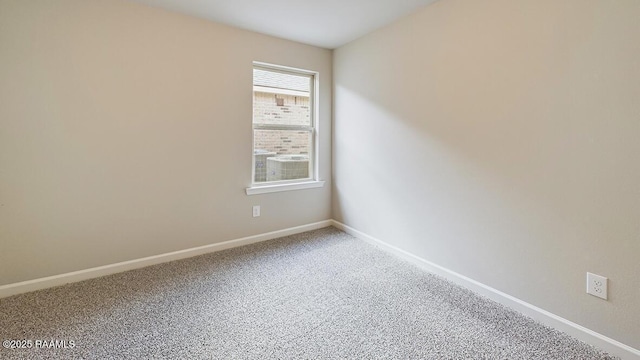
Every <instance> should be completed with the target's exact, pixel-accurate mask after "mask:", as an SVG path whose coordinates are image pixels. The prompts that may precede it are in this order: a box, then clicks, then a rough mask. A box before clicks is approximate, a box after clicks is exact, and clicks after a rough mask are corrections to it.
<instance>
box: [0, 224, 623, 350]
mask: <svg viewBox="0 0 640 360" xmlns="http://www.w3.org/2000/svg"><path fill="white" fill-rule="evenodd" d="M8 339H28V340H31V341H32V346H31V348H27V349H6V348H0V358H1V359H158V358H160V359H263V358H275V359H329V358H349V359H580V360H584V359H614V357H611V356H610V355H608V354H606V353H604V352H602V351H600V350H598V349H596V348H594V347H592V346H589V345H587V344H585V343H582V342H580V341H578V340H576V339H573V338H571V337H570V336H568V335H566V334H564V333H561V332H559V331H556V330H553V329H551V328H548V327H546V326H543V325H541V324H539V323H537V322H535V321H533V320H531V319H530V318H527V317H525V316H523V315H522V314H520V313H517V312H515V311H512V310H510V309H508V308H506V307H504V306H502V305H500V304H497V303H495V302H492V301H490V300H488V299H486V298H483V297H480V296H478V295H476V294H474V293H472V292H470V291H468V290H466V289H464V288H461V287H459V286H456V285H454V284H452V283H450V282H448V281H446V280H444V279H442V278H440V277H438V276H435V275H432V274H429V273H426V272H424V271H423V270H421V269H419V268H417V267H415V266H414V265H412V264H410V263H408V262H405V261H403V260H400V259H398V258H396V257H394V256H392V255H390V254H388V253H386V252H384V251H382V250H380V249H378V248H376V247H374V246H371V245H369V244H367V243H365V242H363V241H361V240H358V239H355V238H353V237H352V236H350V235H348V234H346V233H344V232H341V231H339V230H336V229H335V228H332V227H329V228H324V229H320V230H315V231H311V232H307V233H303V234H297V235H293V236H288V237H284V238H280V239H276V240H271V241H267V242H263V243H259V244H254V245H249V246H244V247H240V248H235V249H230V250H225V251H221V252H217V253H212V254H207V255H202V256H198V257H193V258H189V259H185V260H179V261H174V262H170V263H165V264H160V265H155V266H151V267H147V268H143V269H138V270H133V271H129V272H124V273H119V274H115V275H110V276H106V277H102V278H97V279H92V280H87V281H83V282H79V283H74V284H68V285H64V286H60V287H55V288H51V289H46V290H41V291H36V292H32V293H27V294H21V295H17V296H13V297H9V298H5V299H0V340H8ZM35 341H40V343H39V345H38V346H37V347H36V343H35ZM42 341H45V343H44V346H43V343H42ZM51 341H53V342H54V346H51ZM55 341H58V343H55ZM72 344H73V346H71V345H72ZM64 345H66V348H64ZM56 347H59V348H56Z"/></svg>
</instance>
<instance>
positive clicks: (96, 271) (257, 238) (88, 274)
mask: <svg viewBox="0 0 640 360" xmlns="http://www.w3.org/2000/svg"><path fill="white" fill-rule="evenodd" d="M331 225H333V221H332V220H325V221H320V222H316V223H312V224H307V225H301V226H296V227H292V228H288V229H284V230H278V231H272V232H268V233H264V234H259V235H253V236H248V237H244V238H240V239H235V240H229V241H224V242H220V243H215V244H210V245H204V246H198V247H194V248H191V249H185V250H179V251H174V252H170V253H166V254H160V255H154V256H149V257H145V258H141V259H135V260H129V261H123V262H119V263H116V264H110V265H104V266H98V267H94V268H91V269H85V270H79V271H73V272H70V273H66V274H60V275H54V276H47V277H44V278H40V279H34V280H28V281H22V282H19V283H14V284H8V285H2V286H0V299H1V298H4V297H8V296H12V295H17V294H22V293H25V292H30V291H35V290H41V289H46V288H50V287H54V286H59V285H64V284H68V283H72V282H78V281H82V280H87V279H93V278H97V277H101V276H105V275H110V274H115V273H119V272H123V271H128V270H133V269H139V268H142V267H145V266H150V265H156V264H160V263H165V262H169V261H174V260H180V259H185V258H189V257H192V256H197V255H202V254H206V253H211V252H216V251H221V250H226V249H230V248H234V247H238V246H243V245H248V244H253V243H257V242H261V241H266V240H271V239H275V238H279V237H283V236H288V235H293V234H298V233H301V232H305V231H310V230H315V229H320V228H323V227H327V226H331Z"/></svg>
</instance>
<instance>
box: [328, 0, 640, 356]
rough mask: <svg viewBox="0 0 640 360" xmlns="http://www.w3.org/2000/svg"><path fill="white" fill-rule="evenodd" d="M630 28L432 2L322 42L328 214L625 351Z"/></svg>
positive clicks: (575, 5) (508, 4)
mask: <svg viewBox="0 0 640 360" xmlns="http://www.w3.org/2000/svg"><path fill="white" fill-rule="evenodd" d="M638 19H640V1H637V0H626V1H625V0H616V1H608V0H597V1H594V0H588V1H585V0H565V1H555V0H527V1H510V0H486V1H465V0H445V1H440V2H437V3H435V4H433V5H431V6H428V7H427V8H425V9H423V10H422V11H420V12H418V13H416V14H414V15H412V16H410V17H408V18H406V19H403V20H401V21H399V22H397V23H395V24H393V25H391V26H388V27H386V28H383V29H381V30H379V31H377V32H374V33H372V34H369V35H367V36H365V37H364V38H361V39H359V40H357V41H355V42H353V43H351V44H348V45H347V46H344V47H341V48H339V49H337V50H336V51H335V52H334V148H333V149H334V154H333V159H334V189H333V200H334V201H333V215H334V218H335V219H337V220H339V221H341V222H344V223H346V224H347V225H350V226H352V227H354V228H356V229H358V230H360V231H363V232H365V233H367V234H369V235H371V236H374V237H377V238H379V239H381V240H383V241H386V242H388V243H390V244H392V245H395V246H398V247H400V248H402V249H405V250H407V251H409V252H411V253H413V254H416V255H418V256H420V257H422V258H425V259H427V260H429V261H432V262H434V263H436V264H439V265H441V266H444V267H446V268H448V269H451V270H453V271H455V272H458V273H460V274H462V275H465V276H467V277H470V278H472V279H475V280H477V281H480V282H482V283H484V284H487V285H489V286H491V287H493V288H495V289H498V290H501V291H503V292H505V293H507V294H510V295H513V296H515V297H517V298H520V299H522V300H524V301H526V302H528V303H531V304H533V305H536V306H538V307H541V308H543V309H545V310H548V311H550V312H552V313H555V314H557V315H559V316H562V317H564V318H566V319H569V320H571V321H574V322H576V323H578V324H581V325H584V326H586V327H588V328H590V329H593V330H595V331H597V332H600V333H602V334H604V335H606V336H609V337H612V338H614V339H617V340H619V341H621V342H623V343H626V344H628V345H630V346H633V347H635V348H640V326H638V324H640V276H639V274H640V261H639V258H640V140H639V139H640V66H639V64H640V41H638V39H640V21H638ZM587 271H590V272H595V273H597V274H601V275H603V276H607V277H609V278H610V299H609V301H604V300H600V299H598V298H595V297H593V296H590V295H587V294H586V293H585V273H586V272H587Z"/></svg>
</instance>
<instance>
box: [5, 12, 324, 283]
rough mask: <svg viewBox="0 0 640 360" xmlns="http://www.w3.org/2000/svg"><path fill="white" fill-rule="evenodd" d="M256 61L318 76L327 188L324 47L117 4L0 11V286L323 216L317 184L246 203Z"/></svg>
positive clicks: (320, 126)
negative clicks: (257, 209) (256, 213)
mask: <svg viewBox="0 0 640 360" xmlns="http://www.w3.org/2000/svg"><path fill="white" fill-rule="evenodd" d="M254 60H255V61H261V62H268V63H275V64H281V65H286V66H292V67H296V68H303V69H309V70H315V71H318V72H319V73H320V75H319V78H320V92H319V96H320V105H319V106H320V108H319V113H320V118H319V128H320V143H321V146H322V148H323V150H322V152H321V153H320V170H321V175H320V176H321V178H323V179H325V180H330V178H331V174H330V171H331V168H330V161H331V159H330V146H331V145H330V141H331V139H330V126H331V120H330V119H331V86H332V85H331V77H332V76H331V61H332V60H331V51H329V50H325V49H319V48H315V47H311V46H306V45H301V44H297V43H293V42H289V41H285V40H279V39H275V38H272V37H268V36H263V35H259V34H255V33H251V32H247V31H242V30H237V29H234V28H230V27H226V26H222V25H218V24H214V23H211V22H207V21H204V20H199V19H195V18H191V17H187V16H183V15H179V14H174V13H170V12H167V11H164V10H159V9H155V8H150V7H146V6H143V5H139V4H134V3H129V2H124V1H83V0H77V1H67V0H56V1H47V0H29V1H21V0H13V1H12V0H0V247H1V249H0V285H2V284H9V283H14V282H18V281H23V280H29V279H34V278H39V277H43V276H49V275H55V274H60V273H65V272H69V271H74V270H80V269H86V268H90V267H95V266H99V265H105V264H111V263H115V262H120V261H125V260H130V259H136V258H141V257H144V256H150V255H154V254H161V253H166V252H170V251H174V250H180V249H186V248H190V247H194V246H199V245H204V244H211V243H216V242H221V241H225V240H230V239H235V238H240V237H244V236H248V235H253V234H260V233H265V232H268V231H273V230H280V229H284V228H288V227H292V226H297V225H302V224H308V223H312V222H316V221H321V220H326V219H329V218H330V215H331V213H330V211H331V206H330V200H331V199H330V186H327V185H325V187H324V188H320V189H310V190H301V191H292V192H286V193H274V194H265V195H256V196H251V197H249V196H247V195H246V194H245V192H244V189H245V187H247V186H248V185H249V184H250V183H251V156H252V155H251V154H252V151H251V116H252V110H251V102H252V71H253V70H252V61H254ZM254 204H259V205H262V216H261V217H259V218H253V217H252V216H251V206H252V205H254Z"/></svg>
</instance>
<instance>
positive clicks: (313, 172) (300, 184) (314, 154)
mask: <svg viewBox="0 0 640 360" xmlns="http://www.w3.org/2000/svg"><path fill="white" fill-rule="evenodd" d="M253 69H263V70H267V71H272V72H281V73H284V74H294V75H304V76H308V77H309V81H310V82H311V84H310V87H309V103H310V104H309V105H310V106H309V117H310V125H309V126H295V125H289V126H287V125H258V126H256V125H255V124H254V123H253V111H252V115H251V186H250V187H248V188H246V193H247V195H255V194H264V193H272V192H280V191H290V190H302V189H310V188H318V187H322V186H323V185H324V181H321V180H319V178H318V174H319V166H318V157H319V146H318V143H319V141H318V121H317V119H318V111H317V109H318V107H317V103H318V96H317V94H318V91H317V90H318V75H319V74H318V72H316V71H310V70H303V69H297V68H292V67H287V66H281V65H274V64H268V63H263V62H255V61H254V62H253V67H252V71H253ZM251 85H252V92H255V91H263V90H264V89H262V90H261V87H260V86H253V77H252V81H251ZM285 92H286V91H285ZM251 107H252V109H253V103H252V104H251ZM256 129H264V130H303V131H309V132H310V136H311V143H310V144H309V147H310V150H311V151H310V154H309V177H308V178H303V179H291V180H280V181H265V182H255V156H254V150H255V139H254V133H255V132H254V130H256Z"/></svg>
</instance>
